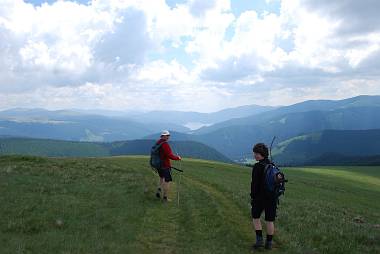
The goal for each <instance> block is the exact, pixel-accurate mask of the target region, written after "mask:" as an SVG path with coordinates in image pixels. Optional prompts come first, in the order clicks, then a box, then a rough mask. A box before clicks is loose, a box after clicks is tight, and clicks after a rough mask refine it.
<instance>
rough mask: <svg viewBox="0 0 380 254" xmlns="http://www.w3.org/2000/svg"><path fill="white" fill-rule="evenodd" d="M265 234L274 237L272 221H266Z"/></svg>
mask: <svg viewBox="0 0 380 254" xmlns="http://www.w3.org/2000/svg"><path fill="white" fill-rule="evenodd" d="M267 234H268V235H274V222H273V221H267Z"/></svg>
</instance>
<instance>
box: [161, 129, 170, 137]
mask: <svg viewBox="0 0 380 254" xmlns="http://www.w3.org/2000/svg"><path fill="white" fill-rule="evenodd" d="M161 136H170V132H169V131H167V130H164V131H162V132H161Z"/></svg>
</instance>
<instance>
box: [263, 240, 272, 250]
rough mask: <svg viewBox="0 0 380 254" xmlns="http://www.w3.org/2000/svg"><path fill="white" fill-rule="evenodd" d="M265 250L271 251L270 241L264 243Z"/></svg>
mask: <svg viewBox="0 0 380 254" xmlns="http://www.w3.org/2000/svg"><path fill="white" fill-rule="evenodd" d="M265 249H266V250H271V249H272V241H266V242H265Z"/></svg>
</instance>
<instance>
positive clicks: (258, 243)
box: [252, 238, 264, 250]
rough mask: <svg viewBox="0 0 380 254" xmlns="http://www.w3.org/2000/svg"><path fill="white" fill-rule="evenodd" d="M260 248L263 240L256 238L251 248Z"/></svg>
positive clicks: (262, 245)
mask: <svg viewBox="0 0 380 254" xmlns="http://www.w3.org/2000/svg"><path fill="white" fill-rule="evenodd" d="M262 247H264V241H263V238H256V243H255V244H254V245H253V246H252V248H253V249H255V250H256V249H259V248H262Z"/></svg>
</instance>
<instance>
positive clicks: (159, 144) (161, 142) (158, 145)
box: [156, 141, 168, 150]
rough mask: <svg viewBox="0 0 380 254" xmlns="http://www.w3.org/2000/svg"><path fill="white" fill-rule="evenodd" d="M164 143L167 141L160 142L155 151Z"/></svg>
mask: <svg viewBox="0 0 380 254" xmlns="http://www.w3.org/2000/svg"><path fill="white" fill-rule="evenodd" d="M164 143H168V141H164V142H161V143H160V144H158V145H157V147H156V149H157V150H158V149H160V148H161V146H162V145H163V144H164Z"/></svg>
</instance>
